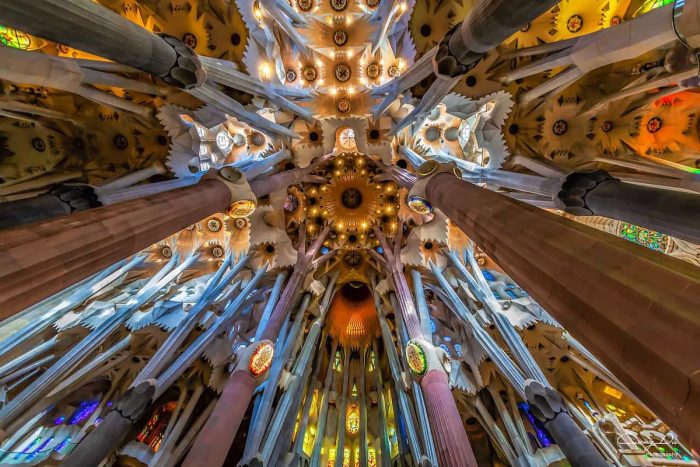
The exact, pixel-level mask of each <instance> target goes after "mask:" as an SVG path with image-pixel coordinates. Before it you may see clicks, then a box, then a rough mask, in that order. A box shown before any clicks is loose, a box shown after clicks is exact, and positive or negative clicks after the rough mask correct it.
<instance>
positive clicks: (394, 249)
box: [374, 226, 477, 467]
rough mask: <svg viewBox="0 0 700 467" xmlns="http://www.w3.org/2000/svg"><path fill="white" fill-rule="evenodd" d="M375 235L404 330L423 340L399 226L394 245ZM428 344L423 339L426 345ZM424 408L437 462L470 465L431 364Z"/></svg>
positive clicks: (447, 395) (455, 416)
mask: <svg viewBox="0 0 700 467" xmlns="http://www.w3.org/2000/svg"><path fill="white" fill-rule="evenodd" d="M374 231H375V235H376V236H377V238H378V239H379V241H380V243H381V245H382V249H383V250H384V254H385V256H386V262H385V266H386V269H387V270H388V272H389V275H390V277H391V279H392V281H393V282H394V287H395V290H396V299H397V301H398V304H399V308H400V311H401V315H402V316H403V320H404V322H405V323H406V329H407V331H408V335H409V337H410V338H411V339H420V340H424V339H425V336H424V335H423V330H422V328H421V323H420V319H419V317H418V312H417V311H416V307H415V305H414V303H413V297H412V296H411V290H410V288H409V287H408V283H407V281H406V276H405V275H404V273H403V265H402V264H401V240H402V237H403V229H402V226H399V228H398V233H397V235H396V238H394V244H393V245H389V242H388V241H387V239H386V238H385V237H384V234H383V233H382V232H381V231H380V230H379V229H378V228H375V230H374ZM428 346H432V343H427V342H426V347H428ZM420 385H421V390H422V392H423V397H424V398H425V404H426V409H427V412H428V416H429V418H430V426H431V429H432V433H433V436H434V438H435V449H436V451H437V455H438V460H439V462H440V465H444V466H474V467H476V465H477V464H476V459H475V458H474V453H473V452H472V448H471V445H470V444H469V438H468V437H467V432H466V430H465V428H464V424H463V423H462V418H461V417H460V415H459V410H458V409H457V404H456V403H455V401H454V398H453V397H452V391H451V389H450V385H449V381H448V379H447V374H446V373H445V370H444V369H443V368H442V367H440V366H435V367H433V368H431V369H430V371H428V372H427V374H425V376H423V377H422V379H421V381H420Z"/></svg>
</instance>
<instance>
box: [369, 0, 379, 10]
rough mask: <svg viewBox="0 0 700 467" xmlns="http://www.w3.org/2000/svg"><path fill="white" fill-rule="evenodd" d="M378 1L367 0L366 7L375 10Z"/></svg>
mask: <svg viewBox="0 0 700 467" xmlns="http://www.w3.org/2000/svg"><path fill="white" fill-rule="evenodd" d="M379 1H380V0H367V6H368V7H370V8H377V6H378V5H379Z"/></svg>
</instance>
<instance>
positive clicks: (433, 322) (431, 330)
mask: <svg viewBox="0 0 700 467" xmlns="http://www.w3.org/2000/svg"><path fill="white" fill-rule="evenodd" d="M435 329H436V327H435V321H433V320H432V319H431V320H430V332H431V333H433V334H435Z"/></svg>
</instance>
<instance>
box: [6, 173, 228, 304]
mask: <svg viewBox="0 0 700 467" xmlns="http://www.w3.org/2000/svg"><path fill="white" fill-rule="evenodd" d="M230 196H231V195H230V192H229V190H228V188H226V185H224V184H223V183H221V182H218V181H214V180H210V181H204V182H202V183H199V184H197V185H193V186H189V187H186V188H181V189H178V190H173V191H169V192H165V193H160V194H158V195H153V196H148V197H145V198H141V199H137V200H133V201H127V202H124V203H118V204H113V205H110V206H104V207H101V208H96V209H92V210H90V211H85V212H80V213H76V214H72V215H70V216H64V217H59V218H57V219H54V220H50V221H44V222H37V223H34V224H28V225H26V226H23V227H18V228H14V229H8V230H3V231H0V318H7V317H8V316H12V315H13V314H15V313H17V312H19V311H21V310H23V309H25V308H27V307H28V306H30V305H33V304H34V303H37V302H39V301H41V300H43V299H44V298H47V297H49V296H51V295H53V294H54V293H57V292H59V291H61V290H63V289H65V288H66V287H69V286H71V285H73V284H75V283H77V282H79V281H81V280H83V279H85V278H87V277H89V276H90V275H92V274H95V273H97V272H99V271H101V270H102V269H104V268H106V267H107V266H110V265H112V264H114V263H116V262H117V261H119V260H122V259H124V258H126V257H128V256H129V255H132V254H134V253H137V252H139V251H141V250H142V249H144V248H146V247H148V246H150V245H152V244H154V243H156V242H158V241H160V240H162V239H164V238H165V237H167V236H169V235H172V234H173V233H175V232H178V231H180V230H182V229H184V228H185V227H188V226H190V225H192V224H194V223H196V222H199V221H200V220H202V219H204V218H205V217H207V216H209V215H211V214H213V213H216V212H220V211H223V210H224V209H226V207H227V206H228V205H229V202H230Z"/></svg>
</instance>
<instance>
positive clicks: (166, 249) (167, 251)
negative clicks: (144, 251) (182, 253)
mask: <svg viewBox="0 0 700 467" xmlns="http://www.w3.org/2000/svg"><path fill="white" fill-rule="evenodd" d="M160 254H161V255H163V258H172V257H173V250H172V249H171V248H170V247H169V246H164V247H163V248H161V249H160Z"/></svg>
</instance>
